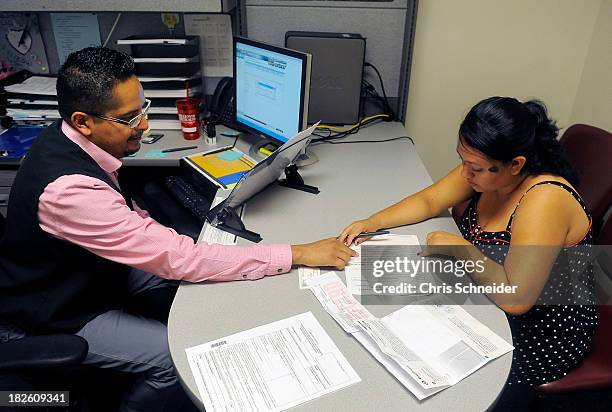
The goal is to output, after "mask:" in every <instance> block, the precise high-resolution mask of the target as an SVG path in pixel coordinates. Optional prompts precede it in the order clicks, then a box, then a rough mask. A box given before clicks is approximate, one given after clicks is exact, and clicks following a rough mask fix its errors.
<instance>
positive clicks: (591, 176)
mask: <svg viewBox="0 0 612 412" xmlns="http://www.w3.org/2000/svg"><path fill="white" fill-rule="evenodd" d="M560 143H561V146H563V149H564V150H565V154H566V156H567V158H568V160H569V162H570V163H571V164H572V166H574V169H575V170H576V172H577V173H578V177H579V178H580V182H579V183H578V186H577V187H576V189H578V192H579V193H580V196H582V198H583V199H584V201H585V202H586V204H587V206H588V207H589V211H590V213H591V216H592V217H593V233H594V235H595V237H596V238H597V235H598V234H599V229H600V228H601V226H602V224H603V218H604V216H605V214H606V212H607V211H608V209H609V208H610V206H611V205H612V161H611V159H612V133H610V132H608V131H606V130H603V129H599V128H597V127H593V126H589V125H586V124H575V125H573V126H570V127H569V128H568V129H567V130H566V131H565V133H563V136H562V137H561V139H560Z"/></svg>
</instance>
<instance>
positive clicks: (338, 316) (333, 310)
mask: <svg viewBox="0 0 612 412" xmlns="http://www.w3.org/2000/svg"><path fill="white" fill-rule="evenodd" d="M309 285H310V291H311V292H312V293H313V294H314V295H315V297H316V298H317V299H318V300H319V302H320V303H321V305H322V306H323V308H324V309H325V310H326V311H327V313H329V314H330V316H331V317H332V318H334V319H335V320H336V322H338V324H339V325H340V326H342V329H344V330H345V331H346V332H347V333H355V332H358V331H360V330H361V327H360V326H359V325H358V324H357V321H358V320H362V319H375V318H374V316H373V315H372V314H371V313H370V312H368V310H367V309H366V308H365V307H363V306H362V305H361V303H359V302H357V299H355V298H354V297H353V295H351V294H350V293H349V291H348V289H347V288H346V286H344V283H342V281H341V280H340V278H339V277H338V275H336V272H327V273H324V274H322V275H321V276H319V277H317V278H316V279H312V280H311V281H310V284H309Z"/></svg>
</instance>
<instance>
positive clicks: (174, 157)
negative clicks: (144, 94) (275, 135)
mask: <svg viewBox="0 0 612 412" xmlns="http://www.w3.org/2000/svg"><path fill="white" fill-rule="evenodd" d="M226 130H229V129H227V128H226V127H223V126H217V143H216V144H215V145H207V144H206V143H205V142H204V136H200V137H199V138H198V139H196V140H185V139H184V138H183V133H182V132H181V131H180V130H152V131H151V134H157V133H161V134H163V135H164V137H162V138H161V139H159V140H158V141H157V142H155V143H152V144H145V143H141V144H140V150H139V151H138V152H137V153H136V154H135V155H134V156H130V157H124V158H123V159H122V160H123V164H124V165H125V166H178V165H179V160H180V159H181V157H184V156H187V155H190V154H194V153H199V152H203V151H207V150H211V149H214V148H216V147H221V146H227V145H231V144H232V143H234V140H235V137H226V136H221V132H223V131H226ZM189 146H197V147H196V148H195V149H190V150H181V151H179V152H171V153H164V154H163V157H158V155H159V151H161V150H163V149H171V148H174V147H189Z"/></svg>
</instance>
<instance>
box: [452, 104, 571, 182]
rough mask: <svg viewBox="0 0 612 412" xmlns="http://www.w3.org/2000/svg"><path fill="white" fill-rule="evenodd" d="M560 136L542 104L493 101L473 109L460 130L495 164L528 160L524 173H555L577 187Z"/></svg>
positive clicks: (462, 137)
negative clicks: (522, 157)
mask: <svg viewBox="0 0 612 412" xmlns="http://www.w3.org/2000/svg"><path fill="white" fill-rule="evenodd" d="M558 132H559V129H558V128H557V126H556V125H555V122H554V121H553V120H551V119H550V118H549V117H548V113H547V111H546V106H545V105H544V103H542V102H541V101H539V100H530V101H528V102H525V103H521V102H519V101H518V100H516V99H514V98H510V97H490V98H488V99H485V100H482V101H481V102H479V103H478V104H476V106H474V107H472V109H470V111H469V113H468V114H467V116H465V119H464V120H463V122H462V123H461V126H460V127H459V139H460V140H461V142H462V143H464V144H465V145H467V146H469V147H471V148H473V149H475V150H478V151H479V152H481V153H483V154H484V155H486V156H487V157H489V158H491V159H493V160H497V161H501V162H510V161H511V160H512V159H514V158H515V157H517V156H525V158H526V159H527V161H526V162H525V165H524V166H523V169H522V173H525V174H527V175H537V174H540V173H551V174H554V175H558V176H561V177H563V178H565V179H566V180H567V181H569V182H570V183H571V184H574V185H575V184H577V183H578V176H577V175H576V172H575V171H574V169H573V168H572V166H571V165H570V163H569V162H568V160H567V158H566V157H565V153H564V151H563V148H562V147H561V145H560V144H559V141H558V140H557V134H558Z"/></svg>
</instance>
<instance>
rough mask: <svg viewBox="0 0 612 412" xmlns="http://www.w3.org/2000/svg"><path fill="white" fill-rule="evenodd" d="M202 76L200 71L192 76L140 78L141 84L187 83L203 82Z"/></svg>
mask: <svg viewBox="0 0 612 412" xmlns="http://www.w3.org/2000/svg"><path fill="white" fill-rule="evenodd" d="M201 79H202V74H201V72H200V71H197V72H195V73H194V74H192V75H191V76H141V77H139V78H138V80H140V83H157V82H186V81H187V80H189V83H191V81H192V80H197V81H201Z"/></svg>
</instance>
